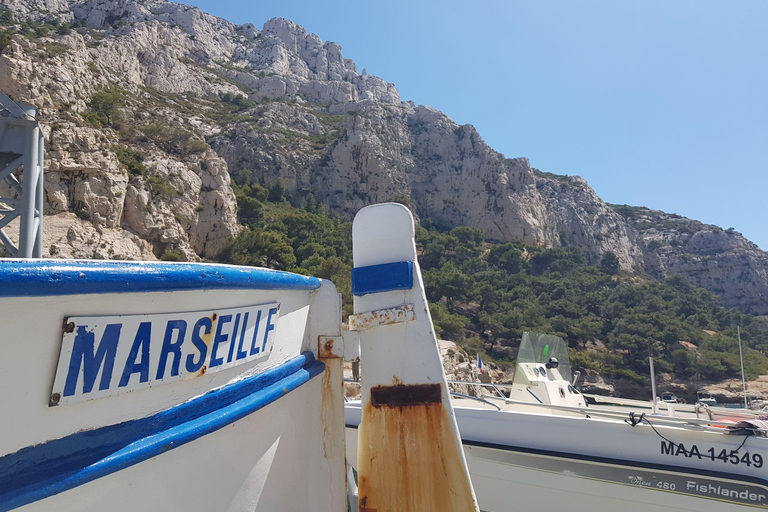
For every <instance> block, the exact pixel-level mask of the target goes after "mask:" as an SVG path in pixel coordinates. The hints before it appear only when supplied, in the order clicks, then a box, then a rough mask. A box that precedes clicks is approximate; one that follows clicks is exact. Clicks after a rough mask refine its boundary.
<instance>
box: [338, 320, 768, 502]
mask: <svg viewBox="0 0 768 512" xmlns="http://www.w3.org/2000/svg"><path fill="white" fill-rule="evenodd" d="M363 364H365V360H363ZM456 385H457V386H462V387H463V389H461V391H462V392H461V393H458V392H457V393H454V396H453V397H452V402H453V406H454V411H455V414H456V419H457V422H458V425H459V430H460V434H461V439H462V442H463V446H464V452H465V455H466V458H467V464H468V467H469V471H470V476H471V479H472V483H473V486H474V489H475V492H476V495H477V500H478V504H479V506H480V509H481V510H485V511H488V512H495V511H504V510H509V509H510V503H511V502H512V501H514V502H516V503H522V504H525V505H529V506H531V505H535V506H537V507H540V508H541V509H543V510H554V509H556V508H568V509H569V510H585V511H586V510H612V509H617V510H618V509H621V510H630V511H631V510H637V511H640V510H649V509H651V510H669V511H672V510H691V511H701V510H712V511H715V510H716V511H722V510H746V509H747V508H768V480H767V479H766V477H765V465H766V464H767V463H768V439H766V437H764V435H765V430H764V428H765V424H764V423H762V422H761V420H760V419H759V416H758V415H757V414H756V413H753V412H751V411H748V410H727V411H726V410H723V411H713V409H715V408H709V407H707V406H706V405H705V404H696V405H684V404H677V403H664V402H660V401H659V402H656V403H653V402H650V401H648V402H643V401H637V400H623V399H611V398H608V397H595V396H591V395H590V396H589V397H585V396H584V395H582V394H581V393H580V392H579V390H578V389H576V388H575V387H574V386H573V385H572V381H571V373H570V365H569V360H568V354H567V349H566V346H565V343H564V342H563V340H562V339H560V338H557V337H555V336H546V335H535V334H530V333H525V334H524V336H523V340H522V343H521V347H520V350H519V353H518V360H517V366H516V369H515V377H514V379H513V384H512V385H509V386H501V385H489V384H483V383H456ZM468 387H471V388H472V389H471V390H469V391H471V392H468ZM482 390H485V392H484V391H482ZM470 394H471V395H474V396H470ZM586 398H589V399H590V400H586ZM588 402H597V403H596V404H592V405H590V404H589V403H588ZM723 412H725V414H727V417H725V416H722V415H721V414H723ZM359 418H360V406H359V403H357V402H354V401H350V402H348V403H347V404H346V424H347V453H348V458H349V459H350V460H355V457H356V454H355V453H354V451H353V449H354V446H355V445H356V425H357V422H358V421H359Z"/></svg>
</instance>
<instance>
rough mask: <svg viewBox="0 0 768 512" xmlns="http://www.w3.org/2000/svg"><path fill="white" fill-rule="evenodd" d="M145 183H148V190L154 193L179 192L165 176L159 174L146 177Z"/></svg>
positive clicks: (168, 193) (167, 194) (171, 193)
mask: <svg viewBox="0 0 768 512" xmlns="http://www.w3.org/2000/svg"><path fill="white" fill-rule="evenodd" d="M147 185H149V188H150V190H152V192H153V193H155V194H159V195H164V196H171V195H174V194H178V193H179V191H178V190H176V189H175V188H174V187H173V186H172V185H170V184H169V183H168V182H167V181H166V179H165V178H161V177H159V176H150V177H149V178H147Z"/></svg>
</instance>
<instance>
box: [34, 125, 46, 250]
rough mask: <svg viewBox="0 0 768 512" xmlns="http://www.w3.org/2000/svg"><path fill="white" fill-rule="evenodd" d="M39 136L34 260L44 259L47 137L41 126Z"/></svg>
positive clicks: (37, 127)
mask: <svg viewBox="0 0 768 512" xmlns="http://www.w3.org/2000/svg"><path fill="white" fill-rule="evenodd" d="M35 134H36V135H37V189H36V190H37V194H36V197H35V221H36V222H35V227H36V228H37V229H36V233H35V245H34V247H33V248H32V257H33V258H42V257H43V210H44V209H45V187H44V174H45V137H44V136H43V130H42V129H40V126H39V125H38V126H36V127H35Z"/></svg>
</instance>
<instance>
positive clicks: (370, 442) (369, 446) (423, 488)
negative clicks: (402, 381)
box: [358, 384, 477, 512]
mask: <svg viewBox="0 0 768 512" xmlns="http://www.w3.org/2000/svg"><path fill="white" fill-rule="evenodd" d="M429 386H432V385H427V386H426V388H428V389H425V386H423V385H419V386H418V387H419V388H420V389H421V390H422V391H423V392H424V394H420V393H421V391H420V392H418V393H416V394H415V396H417V397H420V398H423V399H425V400H428V401H426V402H425V403H419V404H418V405H415V404H414V405H411V404H405V405H397V402H407V401H408V400H410V398H409V396H408V395H407V394H406V396H405V397H404V396H403V395H402V394H401V393H404V392H402V391H394V392H393V393H391V394H387V395H386V396H387V397H389V398H394V400H393V402H394V403H393V404H384V405H382V404H379V406H378V407H377V406H374V405H373V396H372V397H371V400H369V401H368V403H366V405H365V407H364V409H363V421H362V422H361V424H360V428H359V430H358V435H359V440H358V471H359V481H358V492H359V505H360V510H361V512H372V511H377V512H424V511H440V512H459V511H461V512H468V511H476V510H477V504H476V502H475V500H474V499H473V497H472V490H471V487H470V483H469V477H468V475H467V474H466V472H465V470H464V466H463V464H462V462H461V457H460V455H459V450H460V445H459V444H458V442H457V441H456V440H455V439H454V437H453V427H452V422H451V419H450V416H449V415H448V411H447V410H446V408H445V407H444V405H443V404H442V403H440V402H441V401H442V399H440V401H437V402H434V401H432V400H434V395H433V393H434V391H433V389H432V388H429ZM437 386H438V389H439V384H437ZM393 387H398V386H393ZM401 387H415V386H401ZM372 395H373V393H372Z"/></svg>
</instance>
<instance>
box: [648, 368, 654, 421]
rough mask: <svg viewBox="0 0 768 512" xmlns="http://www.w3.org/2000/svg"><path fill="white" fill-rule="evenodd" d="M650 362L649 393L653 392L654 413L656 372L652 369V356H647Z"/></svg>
mask: <svg viewBox="0 0 768 512" xmlns="http://www.w3.org/2000/svg"><path fill="white" fill-rule="evenodd" d="M648 360H649V361H650V362H651V393H653V397H652V400H653V414H656V373H655V372H654V371H653V356H648Z"/></svg>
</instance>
